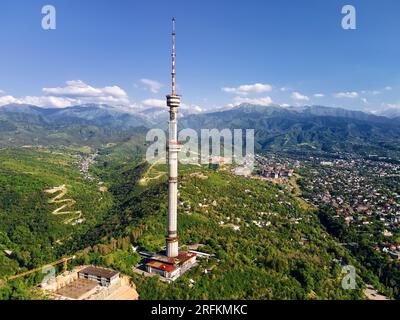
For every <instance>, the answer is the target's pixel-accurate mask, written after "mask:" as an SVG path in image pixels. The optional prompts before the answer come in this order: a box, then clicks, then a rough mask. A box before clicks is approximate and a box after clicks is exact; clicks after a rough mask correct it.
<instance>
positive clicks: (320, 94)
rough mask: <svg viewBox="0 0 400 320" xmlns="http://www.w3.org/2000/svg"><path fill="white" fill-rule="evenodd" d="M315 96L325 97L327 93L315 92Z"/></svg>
mask: <svg viewBox="0 0 400 320" xmlns="http://www.w3.org/2000/svg"><path fill="white" fill-rule="evenodd" d="M314 97H315V98H323V97H325V95H324V94H323V93H316V94H314Z"/></svg>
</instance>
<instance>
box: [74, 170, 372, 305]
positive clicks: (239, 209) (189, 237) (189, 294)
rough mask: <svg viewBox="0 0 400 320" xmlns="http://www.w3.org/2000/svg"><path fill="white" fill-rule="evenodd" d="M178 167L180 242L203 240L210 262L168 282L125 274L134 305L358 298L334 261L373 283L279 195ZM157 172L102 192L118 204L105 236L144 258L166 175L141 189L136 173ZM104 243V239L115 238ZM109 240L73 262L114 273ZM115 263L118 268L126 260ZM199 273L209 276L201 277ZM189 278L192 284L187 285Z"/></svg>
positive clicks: (221, 174) (159, 231)
mask: <svg viewBox="0 0 400 320" xmlns="http://www.w3.org/2000/svg"><path fill="white" fill-rule="evenodd" d="M181 168H182V170H181V171H180V172H181V183H180V196H179V203H180V206H179V217H178V219H179V231H178V232H179V234H180V239H181V244H185V245H194V244H203V245H204V246H202V247H201V251H205V252H208V253H211V254H213V255H215V258H212V259H209V260H204V259H200V266H199V267H197V268H194V269H192V270H191V271H190V272H189V273H187V274H186V275H185V276H184V277H182V278H181V279H179V280H178V281H177V282H176V283H173V284H165V283H162V282H160V281H158V280H157V277H155V278H146V277H143V276H139V275H136V274H135V273H132V272H131V271H130V270H129V268H128V272H129V271H130V272H129V273H130V274H131V275H132V276H133V277H134V280H135V283H136V284H137V287H138V291H139V294H140V297H141V299H362V298H364V296H363V294H362V288H363V286H364V285H363V282H362V280H361V279H360V278H359V279H358V286H357V289H356V290H343V289H342V286H341V281H342V278H343V274H342V273H341V271H342V266H341V265H340V264H339V263H338V262H337V261H338V260H339V259H341V260H342V263H343V264H351V265H354V266H357V268H359V269H358V270H362V273H363V275H366V276H368V277H372V278H374V277H373V276H372V275H370V274H369V273H368V271H367V270H365V269H363V268H362V267H361V266H359V264H358V263H357V261H355V260H354V259H353V258H352V257H351V255H350V254H349V252H348V251H347V250H346V249H344V248H342V247H340V246H338V245H337V243H336V241H335V240H334V239H333V238H331V237H329V236H328V235H327V234H325V232H324V229H323V227H322V226H321V224H320V222H319V219H318V217H317V216H316V214H315V212H313V211H307V210H305V209H303V208H302V206H301V204H300V203H299V202H298V200H297V199H296V198H294V197H293V196H291V195H290V194H289V192H287V191H286V190H285V189H282V187H280V186H278V185H273V184H270V183H267V182H263V181H259V180H253V179H249V178H244V177H238V176H234V175H232V174H231V173H230V172H229V171H218V172H217V171H213V170H210V169H207V168H204V167H203V168H199V167H181ZM165 169H166V168H165V167H164V166H158V167H157V166H155V167H153V168H152V169H151V170H150V171H149V170H148V166H139V167H136V168H134V169H132V170H124V171H123V175H124V177H125V179H123V180H121V181H120V182H119V183H117V184H116V185H114V186H113V187H112V188H111V192H113V194H114V196H115V198H116V199H117V201H118V203H119V205H118V210H115V212H116V213H117V212H118V215H119V220H118V221H119V223H117V224H116V225H114V226H113V230H120V231H117V232H114V233H113V234H112V235H113V237H115V236H116V235H117V234H118V238H117V240H118V241H120V242H123V241H128V239H130V240H129V241H130V242H132V243H133V244H134V245H139V246H140V247H143V248H145V249H147V250H150V251H153V252H154V251H158V250H160V249H161V248H162V247H163V246H164V245H165V226H166V222H167V206H168V201H167V182H166V175H164V176H161V177H160V178H158V179H153V180H147V182H146V183H145V184H143V183H140V180H141V178H142V177H143V176H151V177H155V176H159V173H160V172H163V171H165ZM152 171H153V172H152ZM154 171H155V172H156V173H155V172H154ZM222 222H223V224H222ZM103 236H104V235H103ZM113 237H112V236H110V240H109V241H115V242H117V240H115V238H113ZM109 241H105V242H103V244H102V245H100V246H95V247H93V248H91V249H90V250H87V251H86V252H85V253H84V254H83V256H82V258H81V259H82V261H91V262H96V263H97V264H102V265H104V266H108V267H110V266H113V267H114V268H115V267H117V268H118V265H119V262H120V261H119V259H120V258H118V256H117V255H116V253H115V252H119V251H114V250H113V249H112V247H113V246H111V245H108V244H107V243H109ZM114 248H115V245H114ZM122 264H123V265H124V270H125V272H126V270H127V268H126V258H123V263H122ZM132 266H133V265H132ZM205 269H212V271H211V272H209V273H208V274H204V270H205ZM189 279H193V280H194V281H195V283H194V285H193V286H191V287H190V288H189V285H190V282H189Z"/></svg>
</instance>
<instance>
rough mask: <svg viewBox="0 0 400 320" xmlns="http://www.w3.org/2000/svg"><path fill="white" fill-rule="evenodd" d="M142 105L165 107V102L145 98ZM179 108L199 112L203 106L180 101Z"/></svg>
mask: <svg viewBox="0 0 400 320" xmlns="http://www.w3.org/2000/svg"><path fill="white" fill-rule="evenodd" d="M142 105H144V106H147V107H159V108H167V102H166V101H165V100H161V99H146V100H143V101H142ZM180 109H182V110H189V111H192V112H193V113H200V112H203V111H204V110H203V108H201V107H200V106H198V105H194V104H187V103H181V105H180Z"/></svg>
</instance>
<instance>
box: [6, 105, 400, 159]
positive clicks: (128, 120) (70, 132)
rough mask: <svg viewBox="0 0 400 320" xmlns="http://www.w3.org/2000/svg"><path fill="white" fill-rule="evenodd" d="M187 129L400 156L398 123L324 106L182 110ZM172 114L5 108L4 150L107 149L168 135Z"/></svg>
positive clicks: (274, 146) (259, 143) (264, 142)
mask: <svg viewBox="0 0 400 320" xmlns="http://www.w3.org/2000/svg"><path fill="white" fill-rule="evenodd" d="M182 111H183V112H181V119H180V121H179V124H180V127H181V128H193V129H196V130H200V129H203V128H204V129H207V128H209V129H211V128H217V129H223V128H229V129H255V140H256V148H257V149H258V150H288V151H290V150H303V151H304V150H305V151H325V152H338V151H348V152H358V153H379V154H386V155H387V154H392V153H397V152H399V151H400V144H399V138H400V124H399V121H398V120H399V119H398V118H388V117H383V116H377V115H373V114H369V113H364V112H361V111H352V110H347V109H341V108H331V107H323V106H305V107H286V108H283V107H278V106H269V107H263V106H256V105H251V104H242V105H240V106H238V107H235V108H231V109H227V110H223V111H217V112H207V113H205V112H203V113H196V114H190V110H189V109H182ZM167 121H168V112H167V108H161V107H150V108H146V109H137V110H134V109H129V110H127V109H121V108H117V107H112V106H108V105H95V104H86V105H79V106H73V107H68V108H63V109H60V108H40V107H37V106H32V105H15V104H13V105H6V106H3V107H0V145H3V146H10V145H13V146H14V145H26V144H42V145H45V144H55V143H57V144H77V145H95V146H97V145H102V144H105V143H109V142H119V141H125V140H127V139H129V137H130V136H132V135H133V134H144V133H145V132H146V131H147V130H148V129H149V128H153V127H160V128H164V129H166V125H167Z"/></svg>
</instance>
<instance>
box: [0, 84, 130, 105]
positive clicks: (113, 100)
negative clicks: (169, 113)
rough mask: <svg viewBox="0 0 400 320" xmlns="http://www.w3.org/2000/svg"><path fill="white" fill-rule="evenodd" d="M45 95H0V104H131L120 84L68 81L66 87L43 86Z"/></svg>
mask: <svg viewBox="0 0 400 320" xmlns="http://www.w3.org/2000/svg"><path fill="white" fill-rule="evenodd" d="M42 91H43V92H44V94H45V95H44V96H26V97H21V98H16V97H13V96H10V95H7V96H1V97H0V105H5V104H10V103H18V104H32V105H36V106H38V107H55V108H65V107H70V106H72V105H78V104H86V103H96V104H110V105H129V97H128V95H127V93H126V92H125V91H124V90H123V89H121V88H120V87H118V86H107V87H104V88H95V87H92V86H90V85H88V84H86V83H84V82H83V81H81V80H71V81H67V82H66V86H65V87H56V88H43V89H42Z"/></svg>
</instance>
